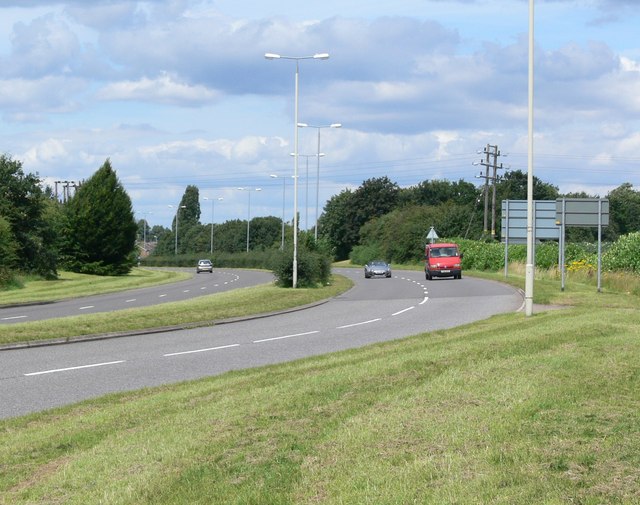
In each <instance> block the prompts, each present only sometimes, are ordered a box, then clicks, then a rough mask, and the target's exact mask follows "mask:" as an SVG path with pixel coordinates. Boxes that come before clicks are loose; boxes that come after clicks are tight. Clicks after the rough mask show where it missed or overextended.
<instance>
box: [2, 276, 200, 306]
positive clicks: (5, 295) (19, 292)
mask: <svg viewBox="0 0 640 505" xmlns="http://www.w3.org/2000/svg"><path fill="white" fill-rule="evenodd" d="M191 275H192V274H191V273H187V272H178V271H173V270H149V269H145V268H134V269H133V270H132V271H131V273H130V274H128V275H122V276H98V275H86V274H77V273H73V272H60V275H59V278H58V279H56V280H53V281H46V280H41V279H28V278H27V279H24V280H23V282H22V284H24V287H23V288H21V289H9V290H6V291H0V306H2V305H13V304H19V303H32V302H48V301H54V300H63V299H66V298H78V297H82V296H90V295H99V294H104V293H112V292H115V291H124V290H127V289H136V288H146V287H149V286H155V285H158V284H166V283H169V282H176V281H179V280H183V279H188V278H189V277H191Z"/></svg>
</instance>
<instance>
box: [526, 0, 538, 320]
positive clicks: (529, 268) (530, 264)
mask: <svg viewBox="0 0 640 505" xmlns="http://www.w3.org/2000/svg"><path fill="white" fill-rule="evenodd" d="M533 43H534V0H529V79H528V87H529V93H528V95H529V100H528V102H529V120H528V131H529V133H528V155H527V263H526V267H525V283H524V284H525V287H524V303H525V315H526V316H531V315H532V314H533V281H534V276H535V272H534V261H535V257H534V252H533V247H534V237H533V222H534V219H535V218H534V215H533V213H534V210H533V112H534V110H533V91H534V88H533V70H534V65H533V47H534V46H533Z"/></svg>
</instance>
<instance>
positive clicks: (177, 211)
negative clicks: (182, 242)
mask: <svg viewBox="0 0 640 505" xmlns="http://www.w3.org/2000/svg"><path fill="white" fill-rule="evenodd" d="M169 207H170V208H172V209H176V241H175V255H176V256H177V255H178V215H179V214H180V209H186V208H187V206H186V205H178V207H177V208H176V207H174V206H173V205H169Z"/></svg>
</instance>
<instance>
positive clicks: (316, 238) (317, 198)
mask: <svg viewBox="0 0 640 505" xmlns="http://www.w3.org/2000/svg"><path fill="white" fill-rule="evenodd" d="M317 130H318V152H317V156H318V164H317V167H316V224H315V226H314V228H313V238H314V240H315V241H316V242H317V241H318V200H319V198H320V128H317Z"/></svg>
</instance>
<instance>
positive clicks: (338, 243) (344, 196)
mask: <svg viewBox="0 0 640 505" xmlns="http://www.w3.org/2000/svg"><path fill="white" fill-rule="evenodd" d="M353 199H354V196H353V192H352V191H351V190H350V189H344V190H342V191H341V192H340V193H338V194H337V195H334V196H332V197H331V198H330V199H329V201H328V202H327V203H326V204H325V206H324V212H323V213H322V216H320V219H319V223H318V232H319V234H320V236H321V237H323V238H324V239H326V241H327V242H328V243H329V245H330V247H331V250H332V253H333V255H334V256H335V258H336V259H338V260H343V259H346V258H348V257H349V253H350V252H351V248H352V247H353V245H354V244H356V243H357V240H358V235H357V233H358V230H356V229H355V227H354V226H352V221H351V207H352V202H353Z"/></svg>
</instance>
